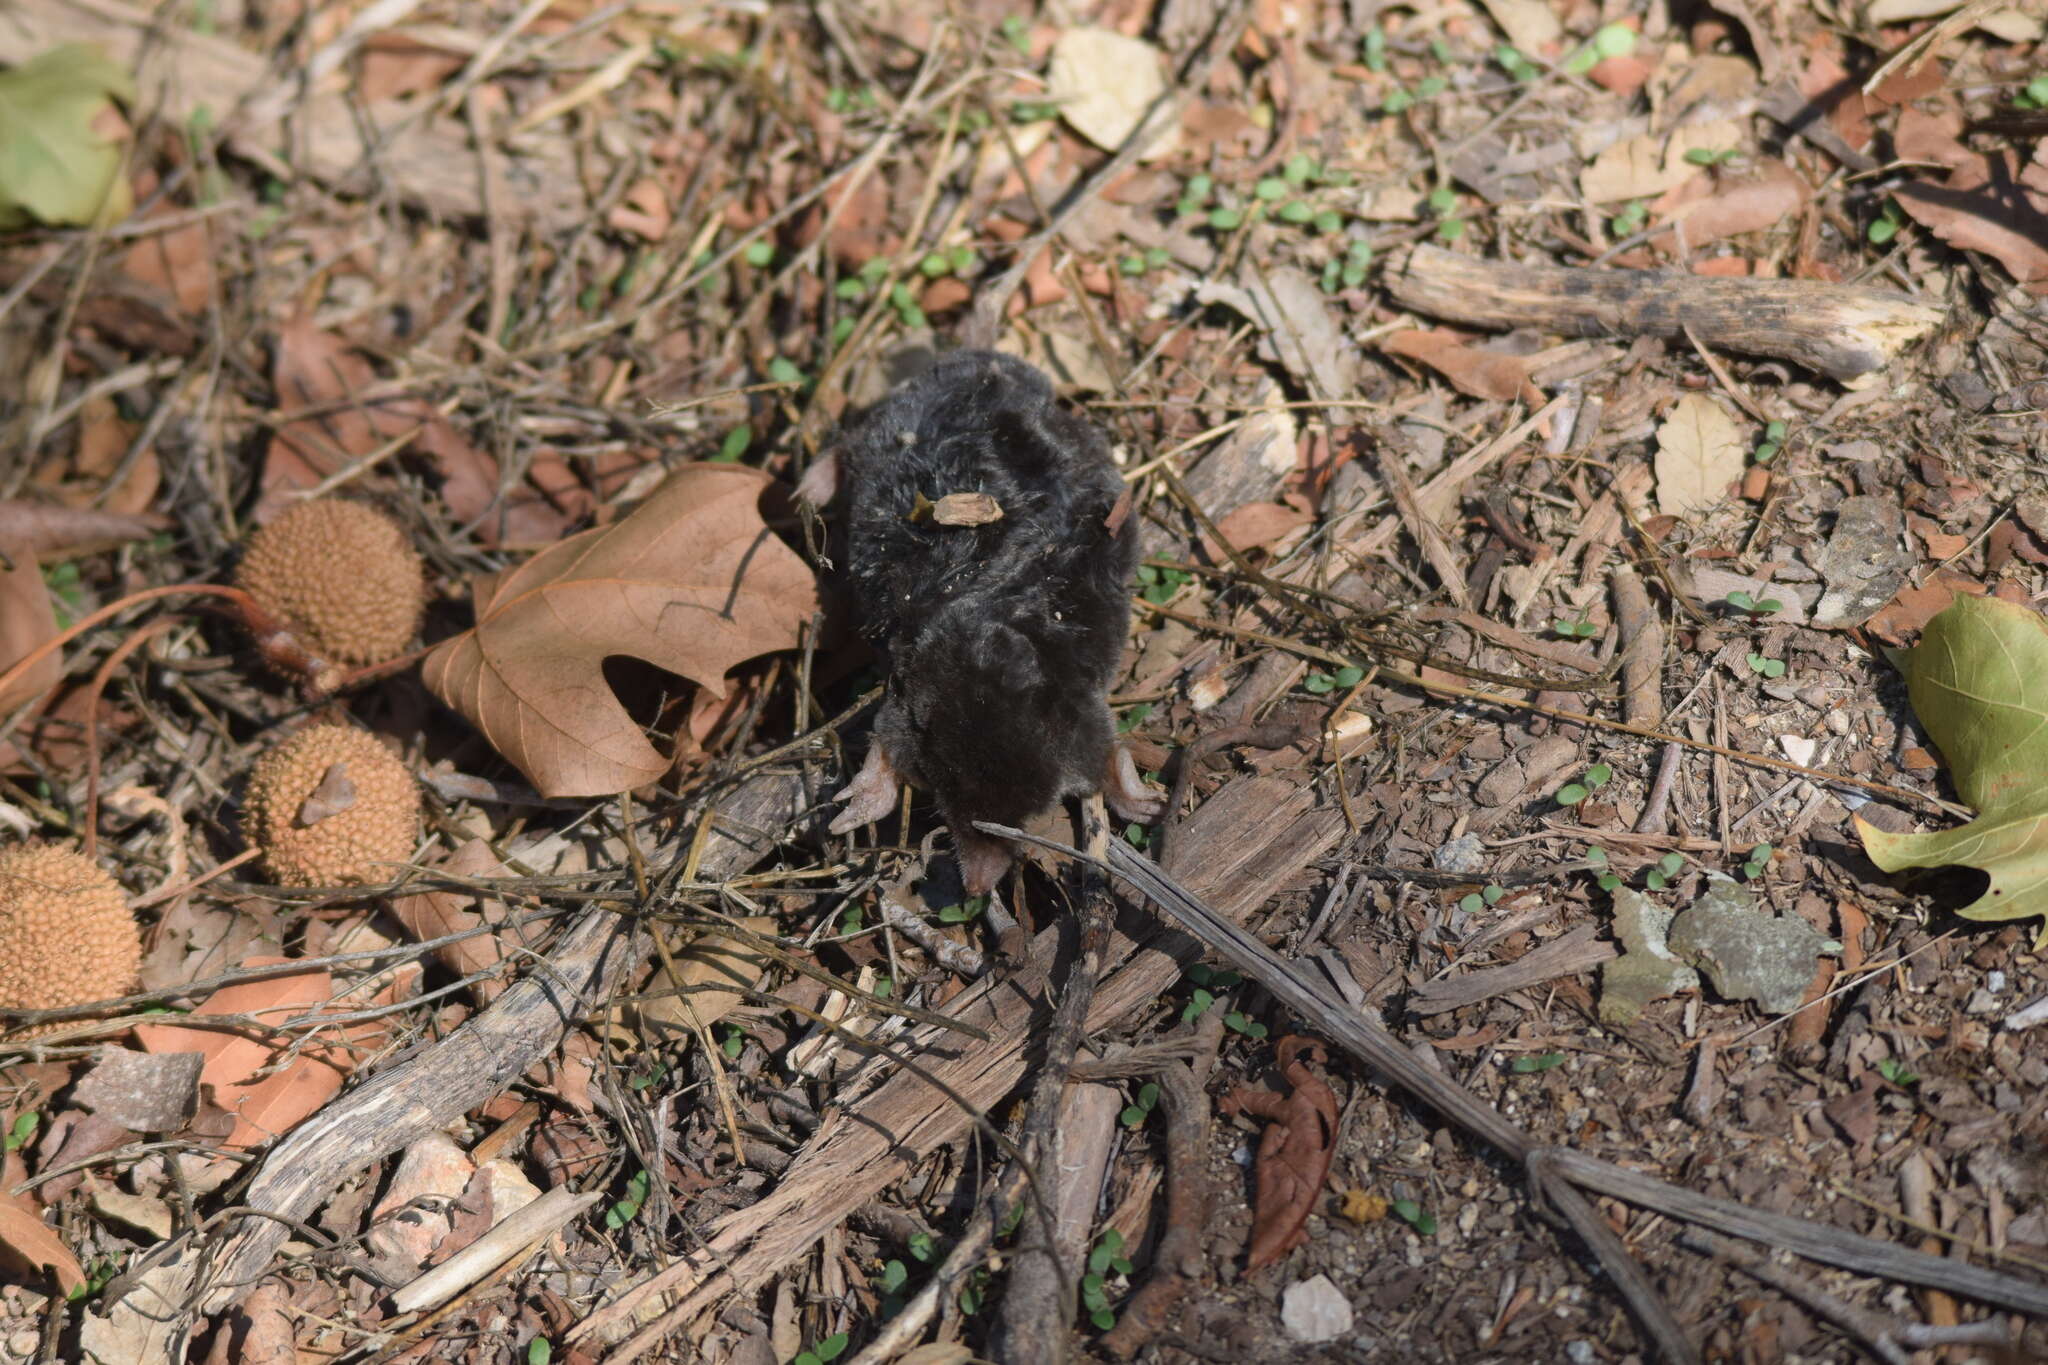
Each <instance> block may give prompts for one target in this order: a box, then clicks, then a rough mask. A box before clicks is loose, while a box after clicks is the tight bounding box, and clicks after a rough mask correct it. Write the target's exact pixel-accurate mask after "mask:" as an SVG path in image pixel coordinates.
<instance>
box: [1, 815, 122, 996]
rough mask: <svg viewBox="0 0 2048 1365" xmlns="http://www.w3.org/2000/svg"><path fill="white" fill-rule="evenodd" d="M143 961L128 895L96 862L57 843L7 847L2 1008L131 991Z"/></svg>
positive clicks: (4, 853) (3, 873) (3, 887)
mask: <svg viewBox="0 0 2048 1365" xmlns="http://www.w3.org/2000/svg"><path fill="white" fill-rule="evenodd" d="M141 964H142V942H141V940H140V938H139V937H138V936H137V935H136V932H135V917H134V916H133V915H131V914H129V913H128V902H127V898H126V897H124V896H123V895H122V894H121V887H120V884H119V883H117V882H116V881H115V880H114V879H113V878H112V877H110V876H108V875H107V874H106V873H105V872H103V871H101V870H100V868H99V867H98V866H97V865H95V864H94V863H93V861H92V860H91V859H89V858H87V857H86V856H85V855H83V854H81V853H76V852H73V851H72V850H71V849H68V848H63V847H60V846H58V845H56V844H16V845H14V846H13V847H11V848H6V849H0V1006H4V1007H6V1008H8V1009H19V1010H50V1009H60V1008H62V1007H64V1006H66V1005H83V1004H85V1003H86V1002H87V1001H89V1000H108V999H111V998H113V997H114V996H117V995H126V994H127V993H128V991H129V990H130V988H132V987H133V986H134V985H135V974H136V972H137V970H139V968H140V967H141ZM55 1027H57V1025H54V1024H48V1025H43V1026H41V1027H38V1028H35V1029H31V1030H28V1032H30V1033H32V1034H33V1033H46V1032H48V1031H49V1030H50V1029H52V1028H55Z"/></svg>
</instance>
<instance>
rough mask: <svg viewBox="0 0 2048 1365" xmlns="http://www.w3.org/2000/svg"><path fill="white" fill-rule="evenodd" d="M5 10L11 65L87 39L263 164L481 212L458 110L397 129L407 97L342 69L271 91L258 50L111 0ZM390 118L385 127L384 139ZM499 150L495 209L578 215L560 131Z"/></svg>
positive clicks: (275, 82) (172, 115)
mask: <svg viewBox="0 0 2048 1365" xmlns="http://www.w3.org/2000/svg"><path fill="white" fill-rule="evenodd" d="M7 12H8V13H7V22H6V23H5V24H0V62H4V63H6V64H8V65H17V64H19V63H21V62H24V61H27V60H28V59H29V58H30V57H33V56H35V55H36V54H37V53H38V52H41V51H44V50H45V49H47V48H51V47H55V46H57V45H58V44H60V43H94V44H97V45H99V46H100V47H101V48H103V49H105V51H106V53H107V55H108V56H110V57H112V58H113V59H114V60H115V61H116V62H118V63H119V64H120V65H121V66H122V67H124V68H126V69H128V70H131V71H136V73H137V74H136V82H135V83H136V87H137V88H138V89H140V90H142V91H145V92H147V93H148V94H149V95H150V96H155V95H157V94H158V93H159V92H160V93H161V98H162V101H163V102H162V103H161V104H160V105H156V106H154V109H153V112H155V113H156V114H157V115H158V116H159V117H161V118H162V119H163V120H164V121H165V122H166V123H169V124H170V125H172V126H173V127H178V128H182V127H185V126H187V125H188V124H189V123H190V122H191V119H192V115H193V112H194V111H195V110H196V109H198V108H199V107H200V106H202V105H204V106H206V107H208V108H210V109H212V110H214V111H215V115H216V117H217V118H218V119H219V120H220V122H221V125H222V130H223V133H224V134H225V136H226V139H227V141H228V144H229V145H230V146H232V147H233V148H234V149H235V150H236V151H237V152H239V153H241V154H242V155H244V156H247V157H249V158H250V159H252V160H254V161H257V162H259V163H260V164H262V165H265V166H270V167H279V166H285V167H289V168H290V169H291V171H293V172H295V173H297V174H299V175H308V176H311V177H313V178H314V179H316V180H321V181H324V182H326V183H327V184H329V185H330V186H331V187H334V188H337V189H353V190H356V191H360V190H362V189H364V188H365V187H366V186H367V185H369V184H371V183H373V182H372V181H371V180H370V178H369V176H370V175H374V176H375V182H374V183H378V184H381V185H383V186H387V187H389V188H390V189H391V190H393V191H395V192H396V196H397V197H398V198H400V199H402V200H405V201H406V202H407V203H410V204H412V205H414V206H416V207H419V208H424V209H427V210H429V211H430V212H432V213H433V214H434V215H435V216H437V217H458V218H478V217H482V216H483V215H484V212H485V208H486V204H485V199H484V182H483V169H482V166H481V163H480V162H479V161H478V159H477V156H476V153H475V151H474V149H473V147H472V145H471V139H470V134H469V130H468V129H467V128H466V127H464V126H463V124H462V122H461V120H460V119H459V118H455V117H451V116H441V117H430V118H423V119H419V120H418V121H417V122H414V123H412V124H411V125H409V126H407V127H404V128H402V129H400V128H398V126H397V125H398V124H399V123H400V121H401V120H402V119H405V118H409V117H412V116H413V115H414V114H415V113H416V112H417V110H416V109H415V108H414V107H413V105H412V104H411V103H408V102H401V101H398V100H381V101H378V102H377V103H375V104H372V105H370V106H369V107H367V108H365V107H363V106H362V105H361V104H360V103H359V102H358V101H356V100H354V99H352V98H350V96H349V94H348V92H347V89H346V84H345V82H344V81H341V80H337V81H336V82H335V83H334V85H333V86H332V87H330V88H323V89H319V90H315V91H314V92H312V93H311V94H309V95H307V96H306V97H305V98H304V99H303V100H298V99H293V100H289V101H287V100H284V99H280V98H275V96H276V94H277V92H279V91H280V90H284V91H289V90H290V86H289V85H280V82H279V78H278V76H277V74H276V73H275V71H273V70H272V68H271V65H270V63H269V62H268V61H266V60H265V59H264V57H263V56H261V55H260V54H258V53H254V52H249V51H246V50H244V49H243V48H240V47H237V46H236V45H235V44H233V43H231V42H228V41H226V40H225V39H222V38H216V37H213V36H211V35H210V34H204V33H200V32H198V31H196V30H194V29H191V28H187V27H184V26H183V25H181V24H179V23H177V22H175V21H169V20H166V19H165V18H164V17H163V16H162V15H160V14H158V13H156V12H155V11H153V10H150V9H141V8H137V7H136V6H133V5H126V4H122V3H120V2H119V0H14V3H12V4H10V5H8V6H7ZM138 63H139V64H140V69H139V70H137V67H138ZM293 79H296V77H288V78H287V80H293ZM287 124H289V128H287ZM386 129H392V130H393V131H392V132H391V134H390V138H389V142H388V145H387V144H386V143H385V136H386ZM498 160H499V170H500V173H501V174H502V176H503V179H504V186H503V189H504V193H501V194H498V195H496V196H494V198H493V202H492V203H491V205H490V207H491V208H492V209H494V210H495V211H496V212H497V213H500V214H503V215H505V216H506V217H507V218H508V219H510V220H511V221H513V222H515V223H531V224H532V225H533V226H535V227H537V228H539V229H541V230H542V231H547V232H555V231H560V230H563V229H565V228H570V227H574V226H576V225H577V224H579V223H581V222H582V221H583V219H584V218H585V217H586V216H587V214H588V213H589V211H590V207H589V204H588V203H587V201H586V199H585V196H584V195H583V194H581V193H580V192H579V191H580V187H581V185H582V184H583V179H582V176H581V174H580V173H579V171H578V165H577V159H576V154H575V149H574V148H573V147H572V146H571V145H570V143H569V140H568V139H567V138H565V137H563V136H561V135H560V134H557V133H550V132H547V131H545V130H539V129H536V130H530V131H528V132H525V133H522V134H521V135H520V139H519V155H517V156H516V157H515V156H505V157H500V158H499V159H498ZM370 167H375V170H374V171H373V172H371V171H369V170H368V168H370ZM366 172H368V174H366Z"/></svg>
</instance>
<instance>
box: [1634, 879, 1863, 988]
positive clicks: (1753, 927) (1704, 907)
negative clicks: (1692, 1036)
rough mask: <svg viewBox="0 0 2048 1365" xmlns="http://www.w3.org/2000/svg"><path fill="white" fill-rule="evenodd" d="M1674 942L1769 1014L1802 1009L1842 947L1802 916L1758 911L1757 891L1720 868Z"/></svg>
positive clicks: (1682, 919) (1679, 922) (1682, 918)
mask: <svg viewBox="0 0 2048 1365" xmlns="http://www.w3.org/2000/svg"><path fill="white" fill-rule="evenodd" d="M1670 944H1671V947H1672V948H1673V949H1674V950H1676V951H1677V952H1678V954H1679V955H1680V956H1682V957H1683V958H1685V959H1686V960H1687V961H1689V962H1692V963H1693V964H1695V965H1696V966H1698V967H1699V969H1700V970H1701V971H1703V972H1705V973H1706V974H1707V977H1708V979H1709V980H1711V981H1712V982H1713V983H1714V989H1715V990H1717V991H1719V992H1720V993H1721V994H1722V995H1723V996H1725V997H1726V998H1728V999H1730V1000H1754V1001H1755V1002H1756V1003H1757V1005H1758V1007H1759V1008H1761V1009H1762V1010H1764V1012H1765V1013H1767V1014H1790V1013H1791V1012H1792V1011H1793V1010H1796V1009H1798V1008H1799V1006H1800V1003H1801V1002H1802V1001H1803V1000H1804V999H1805V997H1806V988H1807V987H1808V986H1809V985H1811V984H1812V982H1813V975H1814V972H1815V971H1816V970H1817V968H1818V963H1819V959H1820V957H1821V955H1822V954H1824V953H1830V952H1840V951H1841V945H1840V944H1837V943H1833V942H1831V941H1830V940H1828V939H1827V938H1826V937H1825V936H1823V935H1822V934H1821V933H1820V931H1819V930H1817V929H1815V928H1814V927H1813V926H1812V925H1810V924H1808V923H1807V922H1806V921H1805V920H1803V919H1801V918H1800V917H1799V916H1797V915H1772V914H1769V913H1768V912H1765V911H1760V910H1758V909H1757V908H1756V898H1755V897H1754V896H1752V895H1750V893H1749V892H1748V891H1746V890H1744V889H1743V888H1742V887H1741V886H1739V885H1737V884H1736V883H1735V882H1734V881H1732V880H1730V879H1729V878H1727V877H1723V876H1720V875H1719V874H1717V873H1710V874H1709V875H1708V878H1707V890H1706V893H1705V894H1704V895H1702V896H1701V897H1700V898H1699V899H1698V900H1697V901H1695V902H1693V904H1692V905H1691V906H1690V907H1689V908H1687V909H1685V910H1683V911H1681V912H1679V914H1678V916H1677V918H1675V919H1674V920H1673V921H1672V923H1671V934H1670Z"/></svg>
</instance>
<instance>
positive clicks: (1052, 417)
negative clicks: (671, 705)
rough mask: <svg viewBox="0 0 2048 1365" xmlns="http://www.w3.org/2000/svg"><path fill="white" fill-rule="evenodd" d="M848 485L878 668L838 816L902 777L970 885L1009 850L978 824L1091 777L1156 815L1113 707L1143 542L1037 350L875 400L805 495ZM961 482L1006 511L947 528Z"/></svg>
mask: <svg viewBox="0 0 2048 1365" xmlns="http://www.w3.org/2000/svg"><path fill="white" fill-rule="evenodd" d="M842 483H843V484H844V486H845V492H846V530H845V535H846V543H845V549H844V552H843V553H844V560H845V576H846V581H847V584H848V586H849V587H850V589H851V591H852V595H853V599H854V605H855V608H856V609H857V611H858V612H859V615H860V629H861V633H862V634H863V635H865V636H866V637H867V638H868V639H869V640H871V641H873V642H874V643H875V644H876V645H877V646H878V647H879V648H880V650H881V652H882V654H883V657H884V659H885V661H886V663H887V666H888V673H889V676H888V685H887V690H886V695H885V699H884V700H883V703H882V708H881V711H880V712H879V713H878V714H877V716H876V717H875V727H874V736H873V739H872V740H871V742H870V744H869V746H868V754H867V761H866V762H865V763H864V764H863V765H862V767H861V770H860V772H859V774H858V775H857V776H856V777H855V778H854V779H853V781H852V782H851V783H850V784H848V786H847V787H846V789H845V790H844V791H843V792H841V793H840V795H841V797H843V798H844V799H845V800H846V802H847V806H846V809H845V810H843V811H841V812H840V814H839V817H838V819H836V820H834V821H833V822H832V829H833V831H834V832H835V833H842V834H843V833H845V832H847V831H849V830H852V829H856V828H858V827H859V826H861V825H864V824H867V823H869V822H871V821H874V820H878V819H880V818H881V817H883V816H885V815H887V814H889V812H890V811H891V810H893V809H894V808H895V805H896V799H897V790H898V783H899V782H902V781H907V782H909V783H911V784H912V785H913V786H917V787H922V788H925V789H926V790H928V791H930V792H931V794H932V795H933V797H934V798H935V799H936V800H937V802H938V806H939V810H940V812H941V813H942V814H943V815H944V816H945V818H946V823H947V825H949V826H950V827H951V829H952V831H953V840H954V845H955V847H956V848H957V849H958V851H959V856H960V867H961V871H962V873H963V875H964V876H965V879H966V882H967V890H968V892H969V894H971V895H980V894H982V893H984V892H986V891H988V890H989V889H990V888H992V887H993V886H994V885H995V883H996V882H997V881H998V880H999V879H1000V878H1001V877H1002V875H1003V873H1004V872H1005V871H1006V870H1007V869H1008V868H1009V865H1010V859H1011V856H1012V855H1011V850H1010V848H1009V847H1008V845H1007V844H1005V843H1004V842H1002V841H1000V840H997V839H992V838H990V837H988V836H987V835H984V834H981V833H979V832H978V831H976V829H975V828H974V821H976V820H992V821H997V822H1000V823H1002V824H1007V825H1021V824H1023V823H1024V821H1025V820H1027V819H1029V818H1030V817H1031V816H1034V815H1036V814H1038V813H1039V812H1041V811H1043V810H1046V809H1047V808H1048V807H1051V806H1053V805H1054V804H1056V803H1058V802H1059V801H1062V800H1064V799H1065V798H1067V797H1069V796H1084V795H1086V794H1088V793H1090V792H1093V791H1095V790H1097V789H1098V788H1103V789H1104V794H1105V796H1106V797H1107V798H1108V799H1109V801H1110V803H1111V804H1112V805H1113V806H1114V807H1115V808H1116V810H1117V812H1118V814H1120V815H1122V816H1123V817H1124V818H1126V819H1134V820H1143V819H1150V818H1152V817H1155V816H1157V815H1158V813H1159V811H1160V809H1161V802H1160V799H1159V797H1158V796H1157V794H1155V793H1153V792H1151V791H1150V790H1148V789H1147V788H1146V787H1145V786H1144V785H1143V784H1142V783H1140V782H1139V780H1138V775H1137V772H1136V770H1135V768H1134V767H1133V766H1132V764H1131V761H1130V758H1129V756H1128V755H1127V754H1125V753H1124V752H1123V750H1122V748H1121V747H1120V746H1119V745H1117V744H1116V724H1115V720H1114V718H1113V717H1112V716H1111V714H1110V710H1109V703H1108V693H1109V684H1110V681H1111V679H1112V678H1114V677H1115V675H1116V672H1117V665H1118V663H1119V661H1120V660H1121V658H1122V655H1123V647H1124V636H1125V633H1126V631H1127V629H1128V627H1129V625H1130V598H1129V595H1128V594H1129V585H1130V581H1131V574H1132V571H1133V570H1134V569H1135V568H1136V565H1137V555H1138V540H1137V528H1136V526H1135V525H1134V523H1133V519H1132V517H1131V516H1130V515H1129V512H1130V508H1129V504H1128V502H1127V501H1125V499H1124V485H1123V480H1122V479H1121V478H1120V477H1119V476H1118V474H1117V470H1116V466H1115V465H1114V464H1112V463H1111V461H1110V458H1109V446H1108V443H1107V442H1106V441H1105V440H1104V439H1103V437H1102V434H1101V433H1100V432H1099V431H1097V430H1096V429H1095V428H1094V427H1093V426H1092V425H1090V424H1089V423H1088V422H1086V421H1085V420H1083V419H1082V418H1080V417H1077V416H1075V415H1073V414H1072V413H1069V412H1067V411H1065V410H1064V409H1062V408H1060V407H1058V406H1057V405H1056V404H1055V403H1054V402H1053V393H1052V385H1051V383H1050V382H1048V381H1047V379H1046V377H1045V376H1044V375H1043V374H1041V373H1039V372H1038V371H1037V370H1036V369H1034V368H1033V367H1032V366H1030V365H1028V364H1026V363H1024V362H1023V361H1021V360H1017V359H1015V358H1013V357H1011V356H1007V355H1002V354H999V353H997V352H994V351H976V350H963V351H954V352H952V353H950V354H948V355H945V356H942V357H941V358H940V359H939V360H938V361H937V362H936V363H935V364H934V365H933V366H932V367H931V368H930V369H928V370H926V371H925V372H924V373H923V374H921V375H918V376H917V377H916V378H914V379H912V380H910V381H909V382H907V383H905V384H902V385H900V386H898V387H897V388H896V389H895V390H893V391H892V392H891V393H890V394H889V395H888V396H887V397H885V398H884V399H883V400H882V401H881V402H879V403H877V404H876V405H875V406H874V407H872V408H870V409H869V410H868V411H867V413H866V414H864V415H863V416H862V417H861V418H860V419H859V420H858V421H857V422H856V423H855V424H854V425H853V426H852V427H851V429H850V430H848V431H847V432H845V433H844V434H843V435H842V436H841V437H840V439H839V441H838V443H837V447H836V450H835V451H834V452H833V454H832V455H831V456H828V457H827V459H825V460H822V461H820V462H819V463H818V464H817V465H814V466H813V467H812V469H811V470H810V472H809V473H807V474H806V475H805V477H804V481H803V484H802V486H801V487H800V489H799V491H800V493H801V494H802V495H803V496H804V497H805V498H806V499H808V500H809V501H811V502H812V503H814V504H823V503H825V502H828V501H830V500H831V498H832V497H833V495H834V494H835V492H837V491H838V489H839V487H840V485H841V484H842ZM957 493H983V494H987V495H989V496H990V497H992V498H993V499H994V500H995V503H996V505H997V506H998V507H1000V508H1001V516H1000V518H999V519H997V520H995V521H992V522H989V523H987V524H985V525H978V526H962V525H942V524H939V523H938V522H937V521H935V520H934V519H933V518H932V516H931V514H930V504H934V503H937V502H938V501H939V499H941V498H943V497H945V496H947V495H948V494H957Z"/></svg>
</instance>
